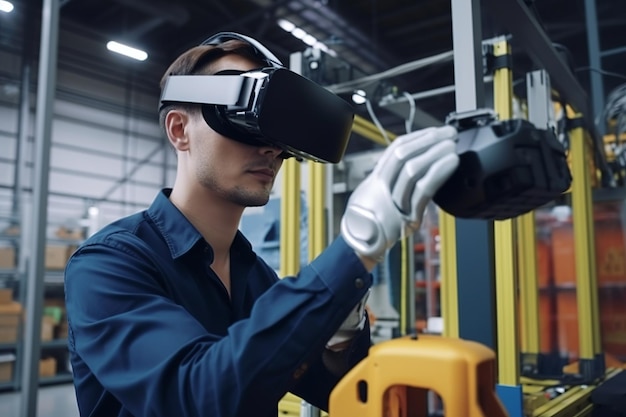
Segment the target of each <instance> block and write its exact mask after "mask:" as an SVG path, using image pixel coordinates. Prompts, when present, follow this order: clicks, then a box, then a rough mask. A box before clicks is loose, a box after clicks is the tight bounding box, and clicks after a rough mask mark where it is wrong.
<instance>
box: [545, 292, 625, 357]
mask: <svg viewBox="0 0 626 417" xmlns="http://www.w3.org/2000/svg"><path fill="white" fill-rule="evenodd" d="M624 300H626V288H624V287H622V288H617V287H614V286H605V287H600V288H599V290H598V305H599V314H600V317H599V320H600V339H601V348H602V351H603V352H604V353H609V354H611V355H613V356H616V357H619V358H626V303H625V302H624ZM556 301H557V315H556V317H557V343H558V348H559V349H558V350H559V352H560V353H561V355H562V356H567V357H569V358H570V359H572V360H575V359H578V357H579V355H580V345H579V340H578V307H577V304H576V292H575V291H573V290H561V291H559V293H558V295H557V300H556Z"/></svg>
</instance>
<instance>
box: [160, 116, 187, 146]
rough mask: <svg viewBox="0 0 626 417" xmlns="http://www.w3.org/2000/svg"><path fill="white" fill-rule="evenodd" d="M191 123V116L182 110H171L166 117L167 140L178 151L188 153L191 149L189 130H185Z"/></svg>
mask: <svg viewBox="0 0 626 417" xmlns="http://www.w3.org/2000/svg"><path fill="white" fill-rule="evenodd" d="M189 122H190V120H189V115H188V114H187V113H186V112H183V111H180V110H176V109H174V110H170V111H169V112H168V113H167V115H166V116H165V132H166V133H167V138H168V139H169V141H170V143H171V144H172V146H173V147H174V149H176V150H177V151H186V150H187V149H188V148H189V139H188V138H187V135H186V131H187V129H185V127H186V126H187V124H188V123H189Z"/></svg>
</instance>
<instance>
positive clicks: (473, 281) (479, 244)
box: [442, 0, 496, 350]
mask: <svg viewBox="0 0 626 417" xmlns="http://www.w3.org/2000/svg"><path fill="white" fill-rule="evenodd" d="M452 40H453V47H454V77H455V80H454V83H455V86H456V92H455V98H456V110H457V111H467V110H474V109H476V108H480V107H483V106H484V103H485V91H484V84H483V65H482V19H481V15H480V1H479V0H452ZM455 227H456V239H455V240H456V242H455V244H456V258H457V291H458V326H459V327H458V328H459V337H461V338H464V339H469V340H474V341H477V342H479V343H482V344H484V345H486V346H488V347H490V348H492V349H494V350H495V348H496V341H495V335H494V333H495V323H494V317H495V307H494V297H495V294H494V291H495V287H494V281H495V279H494V241H493V222H491V221H484V220H467V219H456V222H455ZM447 234H448V232H446V235H447ZM442 244H445V245H448V244H451V242H443V241H442ZM446 279H447V277H446Z"/></svg>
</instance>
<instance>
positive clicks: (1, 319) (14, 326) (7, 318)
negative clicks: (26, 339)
mask: <svg viewBox="0 0 626 417" xmlns="http://www.w3.org/2000/svg"><path fill="white" fill-rule="evenodd" d="M21 323H22V305H21V304H20V303H18V302H14V301H12V302H10V303H5V304H0V343H16V342H17V336H18V332H19V329H20V324H21Z"/></svg>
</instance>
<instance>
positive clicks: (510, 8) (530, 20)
mask: <svg viewBox="0 0 626 417" xmlns="http://www.w3.org/2000/svg"><path fill="white" fill-rule="evenodd" d="M483 1H484V6H485V10H489V13H490V14H491V15H492V16H493V17H494V18H497V19H498V22H499V23H501V24H502V26H503V27H505V28H506V30H507V31H508V32H509V33H510V34H511V35H512V36H513V37H514V38H515V40H516V43H518V44H519V46H520V48H522V49H524V50H525V51H526V53H527V54H528V56H529V57H530V58H531V59H532V60H533V61H534V62H535V63H536V64H537V65H538V66H539V67H541V68H544V69H545V70H546V71H547V72H548V74H550V76H551V77H552V85H553V86H554V87H555V88H556V90H557V91H558V92H559V94H560V95H561V96H562V97H563V98H564V100H565V101H566V102H567V103H568V104H569V105H570V106H571V107H572V108H573V109H574V110H575V111H576V112H578V113H580V114H581V117H582V119H583V121H584V124H585V127H586V129H587V130H588V131H589V134H590V136H591V138H592V142H593V144H594V152H595V154H596V157H597V164H598V168H599V169H600V170H601V172H602V179H603V181H604V182H605V183H606V185H611V184H612V182H613V175H611V168H610V167H609V166H608V163H607V161H606V156H605V154H604V148H603V144H602V138H601V137H600V135H599V134H598V131H597V128H596V125H595V122H594V119H593V112H592V110H591V106H590V101H589V98H588V97H587V94H586V93H585V90H584V89H583V88H582V86H581V85H580V83H579V82H578V80H576V77H575V76H574V74H573V73H572V71H571V69H570V68H569V67H568V66H567V65H566V64H565V62H564V61H563V59H561V57H560V55H559V53H558V52H557V50H556V49H555V48H554V46H553V44H552V42H551V41H550V39H549V38H548V36H547V35H546V33H545V32H544V30H543V29H542V28H541V26H540V25H539V23H538V22H537V20H536V19H535V18H534V17H533V16H532V15H531V12H530V10H529V9H528V6H527V5H526V4H525V2H524V1H523V0H483Z"/></svg>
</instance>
